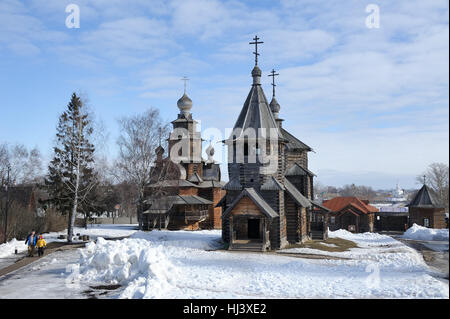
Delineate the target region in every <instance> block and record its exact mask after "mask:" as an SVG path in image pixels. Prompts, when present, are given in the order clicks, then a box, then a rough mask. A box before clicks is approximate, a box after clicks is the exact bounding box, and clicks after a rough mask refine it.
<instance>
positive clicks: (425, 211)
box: [408, 184, 447, 228]
mask: <svg viewBox="0 0 450 319" xmlns="http://www.w3.org/2000/svg"><path fill="white" fill-rule="evenodd" d="M408 207H409V224H410V226H412V225H413V224H417V225H420V226H424V227H429V228H447V223H446V221H445V208H444V207H442V205H439V204H438V202H437V200H436V198H435V197H434V195H433V192H432V190H430V189H429V187H428V186H427V185H425V184H424V185H423V186H422V188H421V189H420V190H419V191H418V192H417V194H416V195H415V196H414V198H413V199H412V201H411V202H410V203H409V205H408Z"/></svg>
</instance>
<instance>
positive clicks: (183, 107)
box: [177, 93, 192, 115]
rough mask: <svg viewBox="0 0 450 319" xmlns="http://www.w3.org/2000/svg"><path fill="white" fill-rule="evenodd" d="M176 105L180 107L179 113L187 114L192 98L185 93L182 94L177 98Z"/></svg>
mask: <svg viewBox="0 0 450 319" xmlns="http://www.w3.org/2000/svg"><path fill="white" fill-rule="evenodd" d="M177 106H178V108H179V109H180V111H181V113H183V114H184V115H188V114H189V111H190V110H191V108H192V100H191V99H190V98H189V97H188V96H187V95H186V93H184V94H183V96H182V97H181V98H180V99H179V100H178V102H177Z"/></svg>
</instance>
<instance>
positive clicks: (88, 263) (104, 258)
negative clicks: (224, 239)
mask: <svg viewBox="0 0 450 319" xmlns="http://www.w3.org/2000/svg"><path fill="white" fill-rule="evenodd" d="M218 247H220V231H219V232H218V231H196V232H186V231H152V232H149V233H145V232H137V233H135V234H133V235H132V236H131V238H126V239H123V240H120V241H107V240H105V239H103V238H101V237H99V238H98V239H97V242H96V243H95V242H90V243H89V244H88V245H87V246H86V248H84V249H80V255H81V256H80V261H79V264H80V275H79V279H81V280H83V281H87V282H97V283H108V284H120V285H122V286H125V287H126V288H125V289H124V290H123V291H121V293H120V295H119V296H118V297H120V298H171V296H172V293H171V291H173V289H175V288H176V287H175V282H176V280H177V278H178V277H179V271H178V269H177V267H175V266H174V264H173V262H172V261H171V260H170V258H169V257H173V256H176V255H180V252H181V256H179V257H180V258H183V257H185V256H186V254H195V251H197V252H198V251H201V252H204V251H205V250H211V249H217V248H218ZM176 261H177V260H175V263H176Z"/></svg>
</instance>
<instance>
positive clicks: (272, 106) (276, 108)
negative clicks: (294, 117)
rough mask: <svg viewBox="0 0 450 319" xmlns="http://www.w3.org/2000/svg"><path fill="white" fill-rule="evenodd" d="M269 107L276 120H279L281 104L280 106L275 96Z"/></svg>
mask: <svg viewBox="0 0 450 319" xmlns="http://www.w3.org/2000/svg"><path fill="white" fill-rule="evenodd" d="M269 106H270V110H271V111H272V113H273V115H274V116H275V118H278V113H280V104H278V101H277V99H276V98H275V96H274V97H273V98H272V101H270V104H269Z"/></svg>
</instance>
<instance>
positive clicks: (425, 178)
mask: <svg viewBox="0 0 450 319" xmlns="http://www.w3.org/2000/svg"><path fill="white" fill-rule="evenodd" d="M426 181H427V175H423V185H425V183H426Z"/></svg>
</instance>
